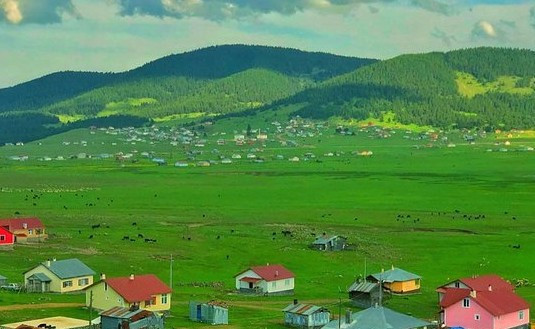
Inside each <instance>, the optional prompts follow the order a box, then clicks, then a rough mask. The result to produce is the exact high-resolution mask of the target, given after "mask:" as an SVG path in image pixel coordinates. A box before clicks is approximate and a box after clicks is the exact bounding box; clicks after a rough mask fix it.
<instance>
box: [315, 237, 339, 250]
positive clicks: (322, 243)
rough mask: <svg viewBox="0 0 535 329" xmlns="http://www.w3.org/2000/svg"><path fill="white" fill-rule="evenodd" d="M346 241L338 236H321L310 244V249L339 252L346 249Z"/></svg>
mask: <svg viewBox="0 0 535 329" xmlns="http://www.w3.org/2000/svg"><path fill="white" fill-rule="evenodd" d="M346 247H347V239H346V238H344V237H341V236H338V235H327V234H322V235H321V236H319V237H317V238H316V240H314V242H313V243H312V248H313V249H316V250H322V251H341V250H344V249H346Z"/></svg>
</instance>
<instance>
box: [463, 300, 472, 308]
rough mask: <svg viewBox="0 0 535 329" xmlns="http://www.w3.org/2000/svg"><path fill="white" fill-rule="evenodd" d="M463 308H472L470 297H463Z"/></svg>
mask: <svg viewBox="0 0 535 329" xmlns="http://www.w3.org/2000/svg"><path fill="white" fill-rule="evenodd" d="M463 308H470V298H463Z"/></svg>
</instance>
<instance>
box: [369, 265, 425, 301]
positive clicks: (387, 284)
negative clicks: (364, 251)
mask: <svg viewBox="0 0 535 329" xmlns="http://www.w3.org/2000/svg"><path fill="white" fill-rule="evenodd" d="M366 279H367V280H369V281H373V282H382V284H383V287H384V288H385V289H386V290H389V291H390V292H392V293H394V294H406V293H413V292H417V291H419V290H420V281H421V279H422V277H421V276H419V275H417V274H414V273H410V272H407V271H405V270H402V269H400V268H394V266H392V269H390V270H388V271H383V272H380V273H375V274H372V275H369V276H368V277H367V278H366Z"/></svg>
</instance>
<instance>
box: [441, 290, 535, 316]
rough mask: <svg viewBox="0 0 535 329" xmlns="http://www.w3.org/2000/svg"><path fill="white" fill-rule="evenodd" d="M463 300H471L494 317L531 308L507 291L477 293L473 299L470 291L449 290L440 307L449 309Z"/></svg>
mask: <svg viewBox="0 0 535 329" xmlns="http://www.w3.org/2000/svg"><path fill="white" fill-rule="evenodd" d="M463 298H470V299H471V300H473V301H475V302H476V303H478V304H479V305H480V306H481V307H483V308H484V309H486V310H487V311H489V313H490V314H492V315H494V316H499V315H504V314H509V313H512V312H518V311H521V310H525V309H528V308H529V304H528V303H527V302H526V301H525V300H524V299H522V298H521V297H519V296H518V295H517V294H515V293H514V292H513V291H511V290H507V289H501V290H493V291H488V290H486V291H476V295H475V297H472V296H471V295H470V290H469V289H460V288H448V289H446V293H445V294H444V297H443V298H442V301H441V302H440V306H442V307H443V308H447V307H449V306H451V305H453V304H455V303H457V302H459V301H461V300H462V299H463Z"/></svg>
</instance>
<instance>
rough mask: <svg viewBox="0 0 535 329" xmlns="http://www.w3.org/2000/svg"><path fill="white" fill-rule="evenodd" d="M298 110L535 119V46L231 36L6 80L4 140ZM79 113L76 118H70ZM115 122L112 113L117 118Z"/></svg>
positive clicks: (480, 122) (445, 120) (473, 122)
mask: <svg viewBox="0 0 535 329" xmlns="http://www.w3.org/2000/svg"><path fill="white" fill-rule="evenodd" d="M293 104H298V105H299V106H297V107H296V108H298V110H297V112H295V114H298V115H301V116H304V117H310V118H319V119H326V118H330V117H333V116H338V117H342V118H354V119H361V120H365V119H368V118H376V119H381V118H383V117H384V114H385V113H389V114H390V113H394V117H393V119H392V116H391V115H389V116H388V120H395V121H396V122H400V123H404V124H411V123H412V124H418V125H431V126H436V127H443V128H470V127H482V128H485V129H488V130H491V129H495V128H498V127H499V128H502V129H510V128H534V127H535V115H533V114H534V113H533V112H534V109H535V52H533V51H531V50H520V49H506V48H475V49H464V50H457V51H451V52H447V53H439V52H434V53H428V54H415V55H402V56H398V57H395V58H393V59H390V60H385V61H376V60H370V59H361V58H349V57H342V56H336V55H330V54H324V53H308V52H303V51H299V50H293V49H285V48H275V47H263V46H243V45H230V46H218V47H210V48H205V49H200V50H196V51H192V52H189V53H183V54H178V55H170V56H167V57H164V58H161V59H158V60H156V61H154V62H151V63H148V64H146V65H143V66H141V67H139V68H136V69H133V70H131V71H127V72H123V73H90V72H59V73H54V74H51V75H48V76H45V77H42V78H39V79H36V80H32V81H30V82H27V83H23V84H20V85H18V86H14V87H11V88H5V89H0V143H2V142H5V141H9V142H13V141H27V140H32V139H36V138H41V137H44V136H47V135H50V134H54V133H58V132H62V131H65V130H69V129H73V128H76V127H84V126H87V125H92V124H97V125H98V124H107V123H108V122H107V121H106V120H111V121H110V125H114V126H124V125H143V124H147V123H150V122H151V120H153V119H162V118H168V117H172V116H173V115H182V114H190V113H195V115H197V114H200V115H203V114H204V115H210V116H213V115H219V116H225V117H227V116H231V115H243V114H248V115H251V114H252V115H254V113H255V112H256V111H261V110H277V108H279V107H281V106H287V105H293ZM59 119H61V120H62V121H63V122H66V121H69V120H80V121H76V122H74V123H68V124H65V123H61V122H60V121H59ZM111 123H112V124H111Z"/></svg>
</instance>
